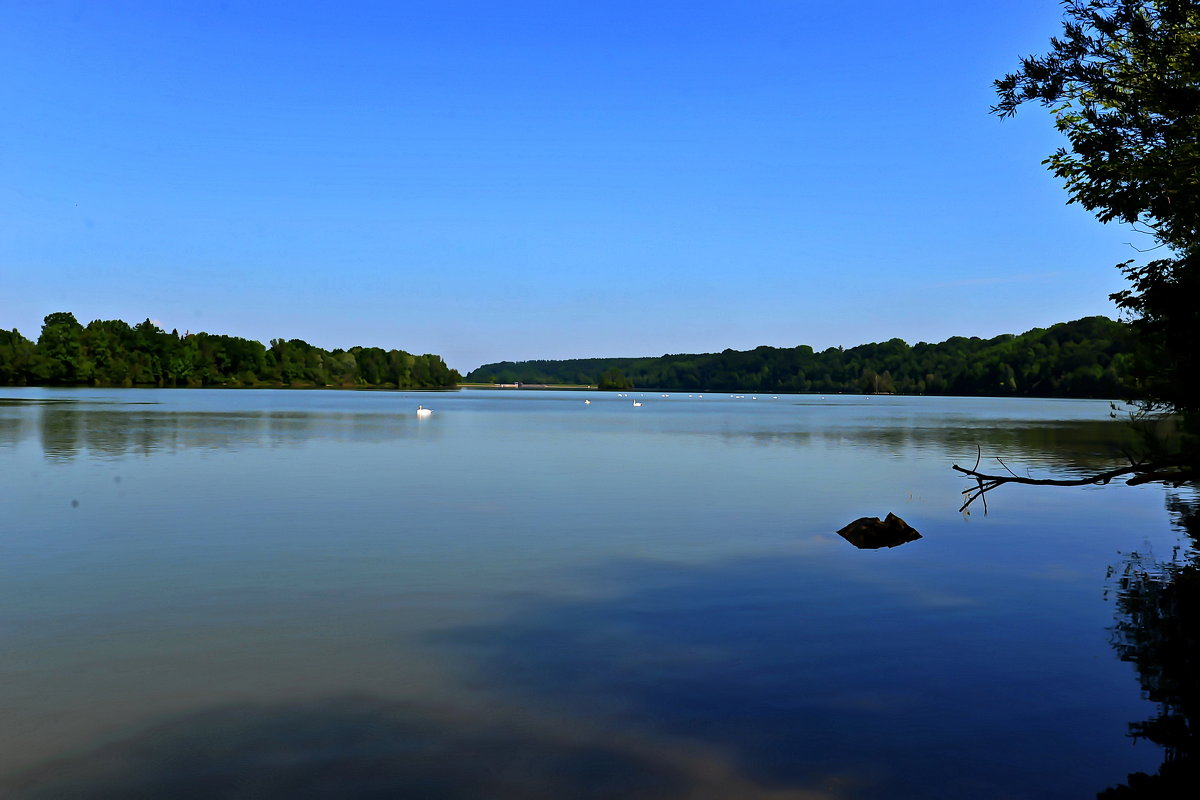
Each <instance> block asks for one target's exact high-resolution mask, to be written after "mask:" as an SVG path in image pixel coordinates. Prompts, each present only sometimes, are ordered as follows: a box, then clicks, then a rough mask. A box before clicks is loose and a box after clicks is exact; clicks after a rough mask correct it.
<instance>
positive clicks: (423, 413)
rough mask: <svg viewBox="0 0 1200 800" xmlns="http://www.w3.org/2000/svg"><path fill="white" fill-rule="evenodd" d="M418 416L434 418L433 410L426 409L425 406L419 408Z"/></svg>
mask: <svg viewBox="0 0 1200 800" xmlns="http://www.w3.org/2000/svg"><path fill="white" fill-rule="evenodd" d="M417 416H418V417H431V416H433V409H432V408H426V407H425V406H417Z"/></svg>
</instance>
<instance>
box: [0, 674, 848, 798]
mask: <svg viewBox="0 0 1200 800" xmlns="http://www.w3.org/2000/svg"><path fill="white" fill-rule="evenodd" d="M0 790H4V792H5V794H4V796H5V797H10V798H14V800H50V799H51V798H64V797H70V798H76V799H78V800H100V799H101V798H113V799H114V800H115V799H116V798H122V799H127V798H172V800H190V799H191V798H196V800H200V799H201V798H203V800H212V798H235V797H237V798H243V797H253V798H256V799H257V800H275V798H280V799H283V798H287V800H304V799H305V798H329V797H353V798H375V797H377V798H397V797H420V798H445V799H446V800H454V799H457V798H462V799H463V800H468V799H469V800H479V799H480V798H495V800H507V799H508V798H511V799H512V800H540V799H541V798H546V800H549V799H550V798H556V799H557V798H617V797H619V798H633V800H638V799H639V798H643V799H645V800H660V799H662V800H665V799H666V798H682V797H686V798H695V799H696V800H708V799H709V798H711V800H723V799H724V798H729V797H739V798H747V799H748V800H754V798H763V799H764V800H766V798H772V799H773V800H789V798H790V799H791V800H818V798H827V797H832V795H830V794H826V793H816V792H779V791H769V790H764V789H762V788H761V787H755V786H753V785H751V784H748V783H746V782H745V781H743V780H740V779H739V778H737V777H736V776H733V775H730V774H728V773H726V772H724V771H723V769H722V767H721V766H720V764H719V763H716V762H713V761H711V760H707V759H701V758H697V757H695V756H694V755H691V754H687V753H682V752H678V751H672V750H670V749H667V748H663V747H658V746H654V745H650V744H647V743H646V742H635V741H622V740H621V739H620V738H619V737H612V736H608V737H604V738H603V739H601V738H595V737H590V736H588V735H587V734H582V733H580V732H578V731H575V730H572V731H565V730H558V729H555V728H553V727H547V726H545V725H543V724H540V723H539V722H537V721H534V720H531V719H529V718H526V717H524V716H517V717H516V718H508V719H496V718H495V717H491V718H485V719H478V718H475V717H474V716H470V715H467V716H464V715H462V714H447V713H445V712H441V711H438V710H435V709H428V708H418V707H416V706H413V705H408V704H401V703H394V702H386V701H382V700H379V699H377V698H372V697H365V696H354V697H336V698H328V699H324V700H321V701H315V702H309V703H293V704H280V705H239V706H229V707H224V708H215V709H210V710H207V711H203V712H199V713H195V714H191V715H188V716H183V717H180V718H176V719H173V720H170V721H166V722H162V723H160V724H158V725H156V726H153V727H150V728H148V729H145V730H143V731H142V732H140V733H138V734H137V735H135V736H133V737H132V738H128V739H125V740H123V741H118V742H115V743H111V744H107V745H104V746H101V747H99V748H97V749H95V750H93V751H92V752H89V753H86V754H84V755H79V756H74V757H69V758H65V759H62V760H58V761H55V762H53V763H49V764H45V765H42V766H40V767H37V768H34V769H32V770H30V771H28V772H26V773H25V774H24V775H22V776H20V777H18V778H17V779H16V780H14V781H11V782H10V783H9V784H8V785H7V786H4V785H2V784H0Z"/></svg>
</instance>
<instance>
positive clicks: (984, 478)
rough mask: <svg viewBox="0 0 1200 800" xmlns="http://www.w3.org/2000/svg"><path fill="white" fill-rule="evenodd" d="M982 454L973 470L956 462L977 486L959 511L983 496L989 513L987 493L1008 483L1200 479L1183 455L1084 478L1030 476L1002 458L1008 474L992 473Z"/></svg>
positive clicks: (967, 492) (1088, 483)
mask: <svg viewBox="0 0 1200 800" xmlns="http://www.w3.org/2000/svg"><path fill="white" fill-rule="evenodd" d="M980 457H981V454H977V456H976V458H975V466H974V467H972V468H971V469H967V468H966V467H960V466H959V465H958V464H954V465H953V467H954V469H955V470H957V471H958V472H961V473H963V474H964V475H966V476H967V477H970V478H974V479H975V485H974V486H971V487H969V488H967V489H963V491H962V494H963V496H964V497H965V498H966V500H965V502H964V503H963V504H962V506H961V507H960V508H959V509H958V510H959V511H966V510H967V509H968V508H969V507H970V505H971V504H972V503H974V502H975V501H976V500H979V499H980V498H983V513H985V514H986V513H987V497H986V495H987V493H988V492H990V491H992V490H993V489H996V488H998V487H1000V486H1003V485H1004V484H1006V483H1019V484H1023V485H1025V486H1104V485H1106V484H1108V483H1109V482H1111V481H1112V480H1114V479H1116V478H1123V477H1125V476H1130V477H1129V479H1128V480H1126V481H1125V483H1126V485H1128V486H1138V485H1140V484H1143V483H1165V484H1167V485H1170V486H1178V485H1180V484H1183V483H1193V482H1196V481H1200V472H1197V470H1196V467H1195V464H1194V463H1192V462H1191V461H1190V460H1187V459H1182V458H1179V459H1158V460H1146V461H1134V460H1133V459H1130V464H1129V466H1127V467H1118V468H1117V469H1110V470H1106V471H1104V472H1096V473H1093V474H1091V475H1085V476H1084V477H1082V478H1031V477H1028V476H1022V475H1018V474H1016V473H1015V472H1013V471H1012V470H1011V469H1009V468H1008V465H1007V464H1005V463H1004V462H1003V461H1000V459H997V461H1000V464H1001V465H1002V466H1003V467H1004V469H1006V470H1007V471H1008V474H1007V475H991V474H988V473H986V472H980V471H979V461H980Z"/></svg>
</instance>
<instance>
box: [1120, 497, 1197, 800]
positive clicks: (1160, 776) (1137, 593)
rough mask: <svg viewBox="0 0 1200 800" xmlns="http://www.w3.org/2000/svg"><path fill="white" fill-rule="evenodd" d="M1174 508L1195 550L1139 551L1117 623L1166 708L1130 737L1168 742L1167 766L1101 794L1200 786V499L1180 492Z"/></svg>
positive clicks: (1170, 793)
mask: <svg viewBox="0 0 1200 800" xmlns="http://www.w3.org/2000/svg"><path fill="white" fill-rule="evenodd" d="M1168 509H1169V510H1170V511H1171V512H1172V514H1173V515H1174V516H1175V518H1176V520H1177V521H1178V523H1179V525H1180V527H1181V528H1183V530H1184V531H1185V532H1186V533H1187V535H1188V536H1189V537H1190V539H1191V540H1192V546H1191V550H1190V552H1189V553H1188V555H1187V556H1186V557H1182V558H1181V557H1179V556H1177V557H1176V558H1174V559H1172V560H1171V561H1170V562H1167V563H1161V562H1157V561H1154V560H1153V559H1152V558H1150V557H1148V556H1142V555H1140V554H1137V553H1135V554H1132V555H1131V556H1130V557H1129V558H1128V559H1127V560H1126V561H1125V563H1124V564H1123V565H1122V566H1121V567H1120V568H1119V570H1117V571H1116V574H1117V585H1116V599H1117V622H1116V625H1115V626H1114V627H1113V648H1114V649H1115V650H1116V651H1117V655H1118V656H1119V657H1120V659H1121V660H1122V661H1128V662H1129V663H1131V664H1133V665H1134V667H1135V669H1136V670H1137V674H1138V681H1139V682H1140V683H1141V685H1142V692H1143V693H1144V694H1145V697H1146V699H1148V700H1150V701H1151V702H1153V703H1155V704H1156V705H1157V706H1158V709H1157V713H1156V714H1155V716H1154V717H1152V718H1150V719H1148V720H1144V721H1141V722H1133V723H1130V726H1129V735H1130V736H1132V737H1133V738H1135V739H1145V740H1147V741H1150V742H1153V743H1155V744H1157V745H1158V746H1160V747H1162V748H1163V763H1162V766H1161V767H1160V768H1159V770H1158V772H1157V773H1156V774H1154V775H1147V774H1145V773H1135V774H1133V775H1130V776H1129V778H1128V780H1127V782H1126V783H1124V784H1121V785H1120V786H1116V787H1113V788H1111V789H1108V790H1106V791H1104V792H1101V793H1100V795H1099V797H1101V798H1105V800H1117V799H1118V798H1175V797H1179V798H1184V797H1186V798H1192V797H1195V796H1196V791H1197V787H1200V553H1198V552H1197V550H1196V545H1197V543H1200V499H1197V498H1191V499H1187V500H1184V499H1181V498H1179V497H1173V498H1171V499H1170V500H1169V501H1168Z"/></svg>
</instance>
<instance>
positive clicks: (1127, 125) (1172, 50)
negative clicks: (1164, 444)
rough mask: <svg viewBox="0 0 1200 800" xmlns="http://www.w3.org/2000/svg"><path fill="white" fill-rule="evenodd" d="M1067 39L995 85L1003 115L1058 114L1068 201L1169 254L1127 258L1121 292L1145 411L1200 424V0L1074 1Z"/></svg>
mask: <svg viewBox="0 0 1200 800" xmlns="http://www.w3.org/2000/svg"><path fill="white" fill-rule="evenodd" d="M1063 6H1064V9H1065V20H1064V23H1063V27H1064V35H1063V36H1062V37H1061V38H1054V39H1051V42H1050V45H1051V46H1050V52H1049V53H1047V54H1046V55H1043V56H1031V57H1028V58H1024V59H1022V60H1021V66H1020V69H1019V70H1018V71H1017V72H1015V73H1013V74H1011V75H1006V76H1005V77H1004V78H1002V79H1001V80H998V81H996V91H997V93H998V95H999V98H1000V102H999V103H998V104H997V106H996V107H995V108H994V109H993V112H994V113H996V114H999V115H1000V116H1002V117H1007V116H1011V115H1012V114H1014V113H1015V112H1016V110H1017V108H1018V107H1019V106H1020V105H1022V104H1024V103H1027V102H1037V103H1040V104H1041V105H1043V106H1046V107H1048V108H1050V109H1051V110H1052V112H1053V113H1054V115H1055V126H1056V127H1057V128H1058V129H1059V130H1060V131H1061V132H1062V133H1063V134H1064V135H1065V136H1066V137H1067V141H1068V144H1069V148H1060V149H1059V150H1058V151H1057V152H1055V153H1054V154H1053V155H1051V156H1050V158H1048V159H1047V160H1046V162H1045V163H1046V164H1047V165H1048V167H1049V168H1050V170H1051V171H1052V172H1053V173H1054V174H1055V175H1057V176H1058V177H1060V178H1062V180H1063V182H1064V184H1065V186H1066V189H1067V192H1068V195H1069V198H1070V199H1069V201H1068V202H1072V203H1079V204H1080V205H1082V206H1083V207H1084V208H1086V209H1088V210H1089V211H1092V212H1094V213H1095V214H1096V216H1097V218H1098V219H1100V220H1101V221H1102V222H1110V221H1113V220H1116V221H1120V222H1125V223H1129V224H1131V225H1133V226H1135V228H1136V229H1138V230H1140V231H1142V232H1143V233H1145V234H1147V236H1148V241H1149V242H1151V243H1152V244H1153V247H1152V248H1147V249H1158V248H1162V249H1164V250H1165V251H1166V253H1167V254H1168V257H1166V258H1159V259H1157V260H1154V261H1151V262H1150V263H1148V264H1145V265H1143V266H1135V265H1134V262H1133V261H1128V262H1125V263H1124V264H1120V265H1118V266H1119V267H1120V268H1121V269H1122V271H1123V272H1124V273H1125V276H1126V277H1127V278H1128V279H1129V280H1130V284H1131V286H1130V288H1129V289H1126V290H1124V291H1121V292H1117V293H1116V294H1114V295H1112V299H1114V300H1115V301H1116V302H1117V304H1118V306H1120V307H1121V308H1123V309H1125V310H1126V311H1127V312H1129V314H1130V316H1131V323H1132V328H1133V331H1134V332H1135V334H1136V349H1135V351H1134V352H1135V355H1136V359H1137V364H1136V367H1135V370H1134V372H1135V374H1136V377H1137V385H1138V388H1139V389H1140V391H1141V396H1142V397H1143V399H1144V400H1145V408H1146V409H1147V410H1151V411H1160V410H1162V411H1172V412H1178V413H1179V414H1180V415H1181V416H1182V417H1183V419H1184V423H1185V425H1186V426H1190V427H1191V428H1192V429H1200V392H1198V391H1197V387H1198V381H1197V368H1198V367H1200V363H1198V361H1197V359H1198V358H1200V356H1198V355H1197V350H1198V348H1197V347H1196V342H1198V341H1200V312H1198V311H1197V307H1198V303H1197V299H1198V298H1200V292H1198V290H1200V0H1069V1H1068V2H1065V3H1064V4H1063Z"/></svg>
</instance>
